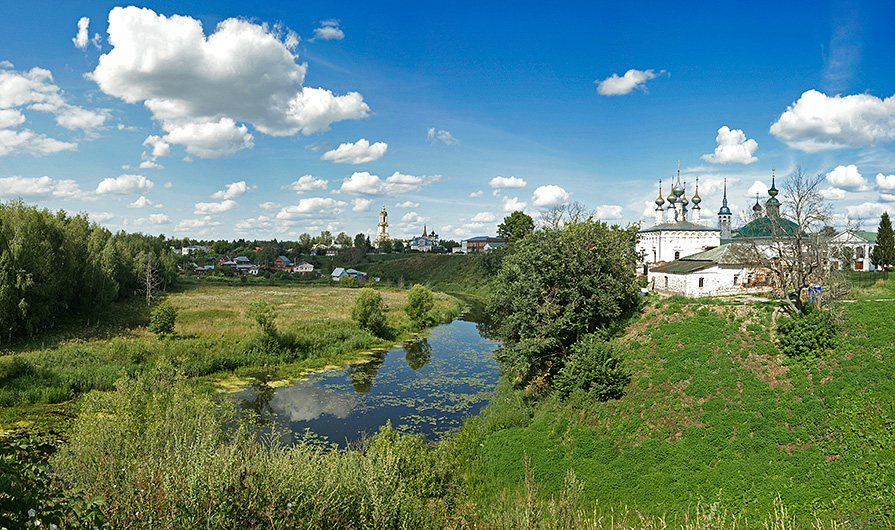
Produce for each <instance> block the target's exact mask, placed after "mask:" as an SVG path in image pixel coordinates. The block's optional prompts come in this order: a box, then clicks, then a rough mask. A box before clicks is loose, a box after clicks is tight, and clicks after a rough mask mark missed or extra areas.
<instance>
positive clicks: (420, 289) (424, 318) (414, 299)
mask: <svg viewBox="0 0 895 530" xmlns="http://www.w3.org/2000/svg"><path fill="white" fill-rule="evenodd" d="M434 305H435V297H434V296H433V295H432V291H430V290H429V289H427V288H426V287H425V286H423V285H420V284H416V285H414V286H413V287H411V288H410V293H409V294H408V295H407V305H405V306H404V312H405V313H407V316H409V317H410V320H412V321H413V323H414V324H416V325H419V326H424V325H426V323H427V322H428V317H429V311H431V310H432V307H433V306H434Z"/></svg>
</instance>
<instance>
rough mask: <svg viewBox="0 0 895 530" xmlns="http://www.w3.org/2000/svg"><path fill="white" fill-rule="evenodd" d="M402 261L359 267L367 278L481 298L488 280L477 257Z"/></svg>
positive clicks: (418, 256)
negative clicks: (469, 294)
mask: <svg viewBox="0 0 895 530" xmlns="http://www.w3.org/2000/svg"><path fill="white" fill-rule="evenodd" d="M405 256H406V257H402V258H399V259H391V260H388V261H381V262H377V263H365V264H364V265H362V266H360V267H359V268H361V269H362V270H363V271H364V272H366V273H367V274H369V275H370V276H376V277H379V278H380V279H381V280H382V281H384V282H392V283H396V284H402V283H422V284H424V285H428V286H429V287H430V288H432V289H437V290H439V291H462V292H472V293H478V294H483V293H484V292H485V291H486V290H487V286H488V281H489V280H488V277H487V273H486V271H485V268H484V267H483V266H482V264H481V257H480V256H476V255H469V256H462V255H449V254H406V255H405Z"/></svg>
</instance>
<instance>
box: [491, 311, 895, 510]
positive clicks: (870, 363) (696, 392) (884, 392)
mask: <svg viewBox="0 0 895 530" xmlns="http://www.w3.org/2000/svg"><path fill="white" fill-rule="evenodd" d="M773 310H774V309H773V307H770V306H757V307H756V306H746V305H720V304H719V305H703V304H701V303H699V302H689V301H674V299H671V300H669V301H664V302H658V303H656V302H653V303H652V304H651V305H650V307H647V308H646V309H645V310H644V313H643V315H642V317H641V318H640V320H639V321H638V322H636V323H635V324H634V325H632V326H631V328H630V329H629V331H628V333H627V334H626V336H624V337H623V338H622V339H621V340H620V343H621V345H622V347H621V350H622V352H624V353H623V355H624V358H625V362H626V364H627V366H628V367H629V368H630V369H631V371H632V372H633V374H634V375H633V379H632V382H631V384H630V385H629V386H628V387H627V389H626V392H625V395H624V397H623V398H621V399H619V400H616V401H610V402H606V403H598V402H594V401H591V400H590V399H589V398H588V396H586V395H584V394H577V395H573V396H572V398H571V399H570V400H569V402H568V403H560V402H559V401H558V400H556V399H554V398H548V399H547V400H544V401H542V402H541V403H540V404H539V405H537V406H535V408H533V409H531V410H529V412H530V419H527V420H521V421H520V420H519V419H518V418H519V414H518V413H516V414H514V415H513V417H514V418H515V423H513V422H510V424H509V425H512V426H510V427H505V428H502V429H498V430H493V432H490V434H488V432H489V431H491V429H483V431H484V433H485V434H483V439H482V440H481V442H480V443H481V444H482V446H481V459H480V462H482V464H481V466H480V468H479V469H477V473H479V474H480V478H479V479H478V480H477V481H478V484H477V485H476V489H477V491H478V492H479V497H480V500H481V501H482V502H484V503H486V504H487V503H488V502H489V499H493V498H495V497H498V496H499V495H500V492H501V491H502V490H504V489H506V488H509V489H511V490H512V489H513V488H516V487H518V484H519V483H520V481H521V480H522V478H523V477H522V475H523V465H522V464H523V455H525V456H526V457H527V458H528V459H529V460H530V467H531V472H532V473H533V475H534V477H535V478H536V480H537V481H538V482H539V483H540V484H542V485H543V491H561V490H562V485H563V479H564V477H565V474H566V472H567V470H568V469H572V470H574V472H575V473H576V475H577V477H578V479H579V480H580V481H581V482H582V483H583V484H584V494H585V496H586V498H587V499H588V501H589V503H594V504H595V505H596V506H598V507H607V506H615V507H620V506H630V507H632V508H634V509H636V510H638V511H640V512H641V513H645V514H649V515H653V516H662V515H665V514H667V516H668V519H669V521H673V520H680V519H682V518H683V517H684V515H683V514H686V513H687V512H688V510H691V509H692V508H693V507H694V506H696V505H697V504H702V505H703V506H705V505H709V504H712V503H714V502H718V503H719V504H720V506H722V507H723V508H726V509H727V510H729V511H731V512H732V513H737V514H742V515H743V516H744V517H746V518H747V519H748V520H749V521H752V522H753V523H758V522H759V521H762V520H764V519H765V518H766V517H767V516H768V514H772V513H773V512H774V503H775V499H777V498H778V496H779V499H780V501H781V502H782V505H783V506H785V507H786V508H787V509H788V510H789V512H790V513H791V514H793V515H794V516H795V517H796V518H797V519H800V520H801V521H802V522H803V523H804V524H808V523H809V522H810V521H812V520H813V518H814V517H815V515H817V516H821V517H823V518H827V519H828V520H829V519H835V520H839V521H845V520H849V521H859V522H861V524H862V526H861V527H862V528H864V527H868V528H877V527H879V528H885V527H888V525H889V523H891V522H892V517H893V515H895V383H893V381H895V377H893V376H895V352H893V347H892V344H895V326H892V322H893V321H895V303H892V302H871V301H865V302H857V303H854V304H848V305H844V306H843V308H842V311H843V326H842V330H841V332H840V342H839V344H838V346H837V347H836V348H835V349H834V350H833V351H831V352H829V353H828V354H827V355H826V357H824V358H823V359H822V360H820V361H819V362H815V363H809V364H803V363H799V362H795V361H792V362H789V363H787V359H785V358H784V357H783V356H782V355H780V354H779V353H778V350H777V347H776V345H775V344H774V342H773V339H772V335H771V333H772V332H771V329H772V328H773V326H772V316H773ZM499 401H501V400H500V399H498V400H495V403H497V402H499ZM513 401H515V400H512V399H509V398H508V400H507V402H508V403H510V402H513ZM515 402H516V403H520V402H519V401H515ZM500 406H501V405H500V404H499V403H497V404H496V405H495V407H496V410H491V411H486V413H485V414H484V421H485V422H486V423H487V422H488V421H489V420H488V417H489V415H490V416H492V417H500V416H501V415H502V414H503V415H504V416H506V415H508V414H509V412H508V411H504V412H503V413H502V412H501V411H500Z"/></svg>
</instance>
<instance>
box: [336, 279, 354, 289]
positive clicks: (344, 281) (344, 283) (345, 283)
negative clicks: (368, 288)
mask: <svg viewBox="0 0 895 530" xmlns="http://www.w3.org/2000/svg"><path fill="white" fill-rule="evenodd" d="M339 286H341V287H348V288H349V289H353V288H355V287H357V278H355V277H354V276H342V278H341V279H340V280H339Z"/></svg>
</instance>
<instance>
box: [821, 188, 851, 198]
mask: <svg viewBox="0 0 895 530" xmlns="http://www.w3.org/2000/svg"><path fill="white" fill-rule="evenodd" d="M820 195H821V197H823V198H824V199H827V200H828V201H838V200H842V199H844V198H845V195H846V192H845V190H843V189H841V188H836V187H833V186H830V187H829V188H826V189H823V190H820Z"/></svg>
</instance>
